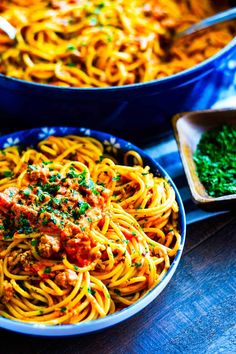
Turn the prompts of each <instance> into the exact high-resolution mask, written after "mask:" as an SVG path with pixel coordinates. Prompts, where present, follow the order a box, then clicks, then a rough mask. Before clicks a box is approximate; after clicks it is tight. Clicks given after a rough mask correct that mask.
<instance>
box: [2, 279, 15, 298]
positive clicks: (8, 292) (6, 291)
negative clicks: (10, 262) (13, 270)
mask: <svg viewBox="0 0 236 354" xmlns="http://www.w3.org/2000/svg"><path fill="white" fill-rule="evenodd" d="M13 296H14V289H13V286H12V285H11V284H10V283H9V282H8V281H7V280H5V281H4V282H3V295H2V299H1V300H2V302H3V303H7V302H9V301H11V299H12V298H13Z"/></svg>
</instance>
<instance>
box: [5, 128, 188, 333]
mask: <svg viewBox="0 0 236 354" xmlns="http://www.w3.org/2000/svg"><path fill="white" fill-rule="evenodd" d="M68 134H77V135H82V136H91V137H94V138H96V139H98V140H99V141H101V142H102V143H103V145H104V147H105V149H107V147H109V146H112V147H113V150H114V153H115V154H117V157H118V158H121V157H122V156H123V155H124V153H125V152H126V151H128V150H135V151H137V152H138V153H139V154H140V155H141V156H142V158H143V161H144V165H149V166H150V168H151V171H152V172H153V173H154V174H158V175H161V176H163V177H166V178H167V179H168V180H169V182H170V184H171V185H172V187H173V188H174V190H175V193H176V200H177V203H178V205H179V230H180V233H181V236H182V237H181V244H180V248H179V250H178V252H177V254H176V256H175V258H174V260H173V262H172V264H171V266H170V268H169V270H168V272H167V274H166V275H165V277H164V278H163V279H162V280H161V282H160V283H159V284H158V285H156V287H155V288H153V289H152V290H151V291H150V292H149V293H148V294H147V295H145V296H144V297H143V298H142V299H141V300H139V301H137V302H136V303H135V304H133V305H131V306H129V307H127V308H126V309H123V310H121V311H120V312H117V313H114V314H112V315H109V316H107V317H104V318H101V319H98V320H94V321H90V322H85V323H79V324H73V325H61V326H46V325H42V324H25V323H22V322H18V321H13V320H8V319H5V318H2V317H0V327H2V328H5V329H8V330H11V331H14V332H19V333H23V334H30V335H37V336H51V337H52V336H53V337H55V336H60V337H61V336H71V335H81V334H87V333H91V332H95V331H99V330H102V329H105V328H108V327H112V326H114V325H116V324H118V323H120V322H122V321H124V320H127V319H128V318H130V317H131V316H133V315H135V314H137V313H138V312H139V311H141V310H142V309H143V308H144V307H146V306H147V305H148V304H149V303H150V302H152V301H153V300H154V299H155V298H156V297H157V296H158V295H159V294H160V292H161V291H162V290H163V289H164V288H165V286H166V285H167V284H168V282H169V281H170V279H171V278H172V276H173V274H174V272H175V270H176V268H177V265H178V263H179V261H180V257H181V254H182V251H183V246H184V242H185V234H186V219H185V212H184V207H183V204H182V201H181V197H180V195H179V192H178V190H177V189H176V186H175V185H174V183H173V181H172V180H171V178H170V177H169V175H168V174H167V173H166V171H165V170H164V169H163V168H162V167H161V166H160V165H159V164H158V163H157V162H155V161H154V160H153V159H151V158H150V157H149V156H148V155H146V154H145V153H144V152H143V151H142V150H140V149H139V148H138V147H136V146H134V145H132V144H131V143H129V142H127V141H125V140H122V139H119V138H116V137H114V136H112V135H110V134H107V133H101V132H98V131H95V130H90V129H86V128H72V127H50V128H47V127H45V128H37V129H32V130H24V131H20V132H16V133H13V134H9V135H5V136H2V137H0V148H1V149H2V148H5V147H8V146H12V145H21V146H29V145H35V144H37V142H39V141H40V140H42V139H45V138H47V137H48V136H49V135H56V136H64V135H68Z"/></svg>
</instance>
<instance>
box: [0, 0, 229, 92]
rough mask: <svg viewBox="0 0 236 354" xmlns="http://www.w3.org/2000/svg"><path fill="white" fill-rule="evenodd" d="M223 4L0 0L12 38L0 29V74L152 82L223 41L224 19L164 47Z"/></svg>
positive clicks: (76, 81) (65, 81)
mask: <svg viewBox="0 0 236 354" xmlns="http://www.w3.org/2000/svg"><path fill="white" fill-rule="evenodd" d="M218 3H219V2H218ZM217 6H218V7H217ZM227 7H229V4H228V5H227V2H225V1H223V2H222V1H221V2H220V4H215V5H214V4H213V1H210V0H204V1H198V0H180V1H174V0H159V1H157V0H148V1H144V0H129V1H127V0H50V1H49V0H2V1H1V4H0V15H1V16H3V17H5V18H6V19H7V20H8V21H9V22H10V23H12V25H13V26H15V27H16V28H17V35H16V41H12V40H11V39H9V38H8V37H7V35H6V34H4V33H1V32H0V58H1V59H0V73H2V74H4V75H7V76H11V77H15V78H18V79H23V80H27V81H34V82H37V83H43V84H50V85H58V86H65V87H68V86H72V87H106V86H117V85H128V84H133V83H137V82H147V81H151V80H156V79H159V78H162V77H165V76H169V75H172V74H175V73H177V72H180V71H182V70H185V69H187V68H190V67H192V66H194V65H196V64H197V63H199V62H201V61H203V60H205V59H207V58H209V57H211V56H212V55H214V54H215V53H216V52H217V51H219V50H220V49H221V48H223V47H224V46H225V45H226V44H227V43H228V42H230V40H231V39H232V38H233V37H234V35H235V26H233V24H232V23H231V24H230V23H228V24H224V25H221V26H215V27H214V28H212V29H211V30H205V31H202V32H201V33H200V34H199V33H198V34H196V35H195V36H193V37H191V40H189V39H185V40H182V41H177V42H176V43H174V45H173V46H171V49H169V50H168V49H167V48H168V43H169V42H170V41H171V40H172V38H173V36H174V34H175V33H177V32H179V31H181V30H184V29H185V28H187V27H188V26H190V25H192V24H194V23H196V22H198V21H199V20H201V19H203V18H205V17H208V16H210V15H213V14H214V13H216V12H217V11H220V10H224V9H226V8H227Z"/></svg>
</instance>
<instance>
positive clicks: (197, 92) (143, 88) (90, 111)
mask: <svg viewBox="0 0 236 354" xmlns="http://www.w3.org/2000/svg"><path fill="white" fill-rule="evenodd" d="M233 58H236V38H234V39H233V40H232V41H231V42H230V43H229V44H228V45H227V46H225V47H224V48H223V49H222V50H221V51H219V52H218V53H217V54H215V55H214V56H212V57H211V58H209V59H208V60H205V61H204V62H202V63H200V64H198V65H196V66H194V67H192V68H190V69H188V70H185V71H182V72H180V73H178V74H175V75H172V76H169V77H166V78H163V79H159V80H155V81H151V82H147V83H138V84H133V85H127V86H118V87H108V88H63V87H56V86H50V85H43V84H37V83H32V82H27V81H22V80H18V79H14V78H10V77H6V76H3V75H1V74H0V116H2V117H6V118H7V122H8V125H7V127H5V128H6V129H5V132H7V129H9V124H10V125H11V127H14V129H15V130H17V129H23V128H29V127H30V128H31V127H36V126H42V125H78V126H89V127H91V128H92V129H99V130H106V131H108V132H111V133H113V134H118V135H120V136H122V137H125V138H128V139H133V140H136V141H140V140H145V139H147V137H148V136H153V135H154V134H155V135H156V134H157V133H161V132H163V131H166V130H168V129H170V117H171V116H172V115H174V114H175V113H178V112H183V111H191V110H201V109H206V108H210V107H211V106H212V105H213V104H214V103H215V102H216V101H217V100H218V99H219V95H220V93H221V92H220V88H221V87H222V86H223V87H224V88H225V89H226V90H227V89H229V87H230V85H231V84H232V82H233V79H234V77H233V75H229V74H227V65H228V63H229V61H230V60H231V59H233ZM10 129H11V130H9V131H12V128H10Z"/></svg>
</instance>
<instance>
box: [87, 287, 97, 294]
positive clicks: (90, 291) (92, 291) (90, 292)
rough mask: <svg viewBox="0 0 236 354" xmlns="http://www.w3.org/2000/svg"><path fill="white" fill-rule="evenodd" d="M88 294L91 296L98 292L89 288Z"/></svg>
mask: <svg viewBox="0 0 236 354" xmlns="http://www.w3.org/2000/svg"><path fill="white" fill-rule="evenodd" d="M88 293H89V294H91V295H95V294H96V290H93V289H91V288H90V287H88Z"/></svg>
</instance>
